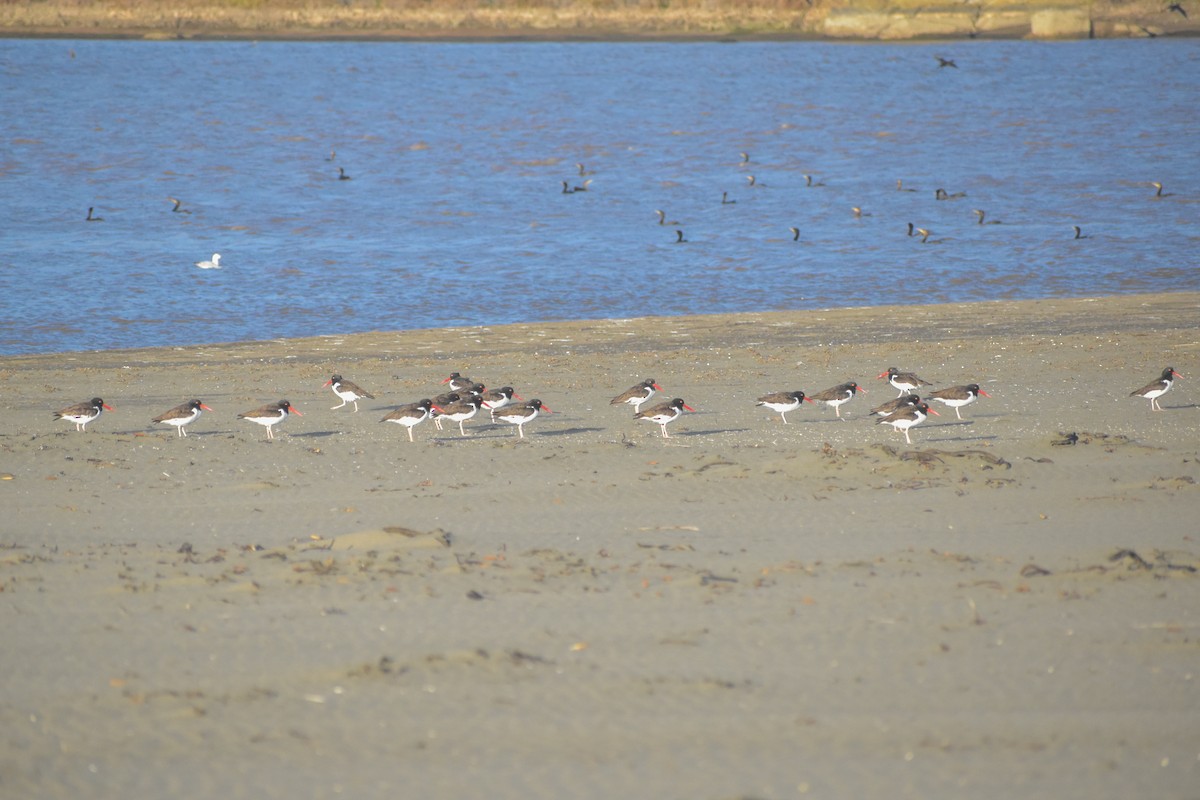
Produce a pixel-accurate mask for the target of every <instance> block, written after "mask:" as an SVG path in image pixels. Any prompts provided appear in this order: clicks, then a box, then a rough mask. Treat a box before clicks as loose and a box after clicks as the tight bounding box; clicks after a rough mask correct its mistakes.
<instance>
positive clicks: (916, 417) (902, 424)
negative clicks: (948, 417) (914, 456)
mask: <svg viewBox="0 0 1200 800" xmlns="http://www.w3.org/2000/svg"><path fill="white" fill-rule="evenodd" d="M930 414H933V415H934V416H935V417H940V416H941V414H939V413H938V412H936V411H934V410H933V409H932V408H930V407H929V405H928V404H927V403H917V404H916V405H915V406H907V407H906V408H902V409H900V410H899V411H896V412H895V413H892V414H888V415H887V416H886V417H884V418H883V419H881V420H879V422H878V423H877V424H879V425H891V426H892V427H893V428H895V429H896V430H898V431H904V441H906V442H908V443H909V444H912V439H910V438H908V429H909V428H911V427H912V426H914V425H920V424H921V423H922V422H924V421H925V418H926V417H928V416H929V415H930Z"/></svg>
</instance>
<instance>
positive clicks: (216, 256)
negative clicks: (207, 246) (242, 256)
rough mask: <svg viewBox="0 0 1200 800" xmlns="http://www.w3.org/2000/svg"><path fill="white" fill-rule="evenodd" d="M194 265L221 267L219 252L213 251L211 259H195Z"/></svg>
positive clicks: (211, 267)
mask: <svg viewBox="0 0 1200 800" xmlns="http://www.w3.org/2000/svg"><path fill="white" fill-rule="evenodd" d="M235 255H236V254H235ZM196 266H197V267H199V268H200V269H220V268H221V254H220V253H213V254H212V258H211V259H209V260H208V261H197V262H196Z"/></svg>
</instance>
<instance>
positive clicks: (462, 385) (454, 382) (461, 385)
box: [442, 372, 475, 392]
mask: <svg viewBox="0 0 1200 800" xmlns="http://www.w3.org/2000/svg"><path fill="white" fill-rule="evenodd" d="M474 383H475V381H473V380H471V379H470V378H464V377H463V376H462V375H459V374H458V373H457V372H451V373H450V377H449V378H446V379H444V380H443V381H442V385H443V386H445V387H446V388H447V389H449V390H450V391H452V392H457V391H459V390H461V389H466V388H467V387H468V386H471V385H473V384H474Z"/></svg>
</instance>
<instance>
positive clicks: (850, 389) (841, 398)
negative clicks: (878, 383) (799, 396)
mask: <svg viewBox="0 0 1200 800" xmlns="http://www.w3.org/2000/svg"><path fill="white" fill-rule="evenodd" d="M858 392H862V393H863V394H866V393H867V390H866V389H864V388H862V387H861V386H859V385H858V384H857V383H855V382H854V381H846V382H845V383H839V384H838V385H837V386H834V387H832V388H830V389H826V390H825V391H823V392H817V393H816V394H814V395H812V399H813V400H815V401H816V402H818V403H824V404H825V405H829V406H833V412H834V413H835V414H837V417H838V419H841V418H842V404H843V403H849V402H850V401H851V400H853V399H854V395H855V394H857V393H858Z"/></svg>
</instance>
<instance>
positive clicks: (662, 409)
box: [633, 397, 696, 439]
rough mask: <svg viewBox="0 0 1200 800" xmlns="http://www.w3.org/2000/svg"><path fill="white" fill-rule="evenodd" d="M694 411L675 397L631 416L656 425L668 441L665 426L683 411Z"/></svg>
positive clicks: (668, 436) (679, 398)
mask: <svg viewBox="0 0 1200 800" xmlns="http://www.w3.org/2000/svg"><path fill="white" fill-rule="evenodd" d="M695 410H696V409H694V408H692V407H691V406H689V405H688V404H687V403H685V402H683V398H682V397H676V398H675V399H674V400H668V401H667V402H665V403H659V404H658V405H656V406H654V407H653V408H648V409H646V410H645V411H639V412H637V413H636V414H634V415H633V418H634V419H644V420H648V421H650V422H654V423H657V424H658V427H659V428H660V429H661V430H662V435H663V438H664V439H670V438H671V434H669V433H667V424H668V423H671V422H674V421H675V419H676V418H677V417H679V415H680V414H682V413H683V412H684V411H695Z"/></svg>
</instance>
